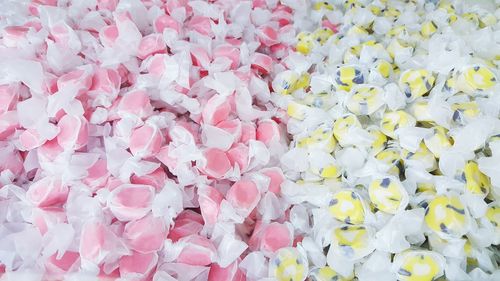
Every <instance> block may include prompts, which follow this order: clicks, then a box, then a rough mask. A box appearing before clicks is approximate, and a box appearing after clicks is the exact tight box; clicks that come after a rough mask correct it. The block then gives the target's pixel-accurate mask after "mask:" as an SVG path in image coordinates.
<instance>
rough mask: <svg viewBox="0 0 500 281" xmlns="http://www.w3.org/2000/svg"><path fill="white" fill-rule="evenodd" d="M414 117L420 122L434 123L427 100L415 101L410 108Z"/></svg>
mask: <svg viewBox="0 0 500 281" xmlns="http://www.w3.org/2000/svg"><path fill="white" fill-rule="evenodd" d="M409 111H410V113H411V115H412V116H413V117H415V119H416V120H417V121H419V122H433V120H434V119H433V117H432V114H431V111H430V110H429V102H428V101H427V100H425V99H419V100H416V101H414V102H413V103H412V104H411V105H410V108H409Z"/></svg>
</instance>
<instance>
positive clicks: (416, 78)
mask: <svg viewBox="0 0 500 281" xmlns="http://www.w3.org/2000/svg"><path fill="white" fill-rule="evenodd" d="M435 81H436V78H434V76H433V75H432V73H431V72H429V71H427V70H425V69H410V70H406V71H405V72H403V73H402V74H401V77H400V78H399V86H400V87H401V91H402V92H403V93H404V94H405V96H406V98H408V99H409V100H415V99H416V98H418V97H421V96H423V95H425V94H427V93H428V92H429V91H430V90H431V89H432V87H433V86H434V82H435Z"/></svg>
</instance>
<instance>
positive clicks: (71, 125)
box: [57, 114, 89, 150]
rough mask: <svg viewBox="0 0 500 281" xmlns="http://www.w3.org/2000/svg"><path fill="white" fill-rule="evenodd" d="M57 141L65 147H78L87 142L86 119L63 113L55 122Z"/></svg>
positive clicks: (75, 148) (87, 129) (87, 128)
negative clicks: (57, 129)
mask: <svg viewBox="0 0 500 281" xmlns="http://www.w3.org/2000/svg"><path fill="white" fill-rule="evenodd" d="M57 127H58V128H59V134H58V135H57V142H58V143H59V145H60V146H61V147H63V148H65V149H74V150H77V149H80V148H82V147H84V146H85V145H86V144H87V142H88V137H89V127H88V121H87V120H86V119H85V118H83V117H77V116H72V115H69V114H66V115H64V116H63V117H62V118H61V120H59V122H58V123H57Z"/></svg>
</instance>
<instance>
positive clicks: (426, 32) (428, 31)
mask: <svg viewBox="0 0 500 281" xmlns="http://www.w3.org/2000/svg"><path fill="white" fill-rule="evenodd" d="M437 30H438V27H437V25H436V24H435V23H434V22H433V21H427V22H424V23H423V24H422V27H421V28H420V34H422V36H424V37H425V38H428V37H430V36H431V35H432V34H434V33H436V31H437Z"/></svg>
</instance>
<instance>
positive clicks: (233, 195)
mask: <svg viewBox="0 0 500 281" xmlns="http://www.w3.org/2000/svg"><path fill="white" fill-rule="evenodd" d="M226 199H227V200H228V201H229V203H231V205H232V206H233V207H234V208H237V209H243V210H246V211H247V213H250V212H251V211H252V210H253V209H254V208H255V206H257V204H258V203H259V200H260V192H259V189H258V188H257V185H256V184H255V183H254V182H253V181H250V180H239V181H237V182H235V183H234V184H233V185H232V186H231V188H230V189H229V190H228V192H227V194H226Z"/></svg>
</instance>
